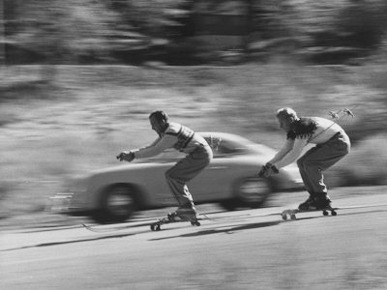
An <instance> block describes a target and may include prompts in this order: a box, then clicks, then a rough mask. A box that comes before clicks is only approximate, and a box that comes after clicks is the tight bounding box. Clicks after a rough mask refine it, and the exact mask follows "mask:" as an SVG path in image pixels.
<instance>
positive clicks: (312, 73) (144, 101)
mask: <svg viewBox="0 0 387 290" xmlns="http://www.w3.org/2000/svg"><path fill="white" fill-rule="evenodd" d="M42 71H43V73H47V70H42V69H41V68H39V67H10V68H7V71H6V72H5V78H4V81H3V83H2V84H1V87H0V90H1V91H2V106H1V108H0V110H1V114H0V116H1V117H0V124H1V125H2V127H0V130H1V134H0V136H1V137H0V138H2V141H1V146H2V148H1V149H2V150H1V151H0V155H1V157H0V160H1V162H2V165H3V166H1V168H0V171H1V172H0V173H1V176H2V177H3V178H2V181H1V184H0V192H1V195H0V198H2V202H1V205H0V210H1V211H2V215H9V214H10V213H21V212H25V211H33V210H41V209H42V208H43V206H44V204H45V203H46V201H47V196H49V195H50V194H52V193H53V192H55V191H56V190H59V189H60V181H61V180H63V179H64V178H65V177H66V176H69V175H73V174H78V173H82V172H84V171H87V170H89V169H97V168H100V167H104V166H109V165H115V164H117V161H116V160H115V158H114V157H115V155H116V153H118V152H119V151H120V150H121V149H123V148H133V147H137V146H141V145H144V144H147V143H148V142H150V141H151V140H153V139H154V138H155V135H154V133H153V132H152V131H151V130H150V128H149V124H148V120H147V116H148V114H149V112H151V111H152V110H155V109H163V110H166V111H167V112H168V113H169V114H170V116H171V118H173V119H175V120H177V121H180V122H183V123H185V124H187V125H189V126H190V127H192V128H194V129H195V130H198V131H200V130H214V131H226V132H233V133H237V134H240V135H243V136H245V137H248V138H250V139H252V140H254V141H256V142H261V143H265V144H267V145H270V146H273V147H275V148H279V147H280V146H281V142H282V138H283V135H282V133H281V132H280V131H279V130H278V128H277V124H276V121H275V119H274V117H273V114H274V112H275V110H276V109H277V108H279V107H283V106H292V107H293V108H295V109H296V110H297V111H299V112H300V113H301V114H303V115H317V116H328V111H330V110H338V109H341V108H343V107H348V108H350V109H353V110H354V112H355V114H356V118H355V119H353V120H350V119H349V118H344V119H343V120H342V121H341V123H342V125H343V126H344V127H345V128H346V129H347V130H348V131H349V133H350V134H351V137H352V138H353V140H354V141H356V142H357V143H356V144H355V148H356V145H357V147H358V148H360V149H354V150H353V153H352V154H351V156H354V158H353V160H356V163H355V164H354V163H353V162H352V164H351V162H350V160H349V161H348V162H347V163H346V162H345V161H344V162H343V165H342V166H341V167H337V168H339V169H342V170H343V172H344V173H345V174H346V175H347V176H350V175H351V174H352V171H353V168H354V167H355V166H356V167H359V168H360V169H361V170H363V171H364V172H363V173H362V174H363V175H364V174H365V175H367V174H369V175H370V176H371V177H372V178H373V177H374V175H375V174H374V172H373V171H371V173H370V172H369V168H370V167H371V166H368V164H372V162H381V163H382V162H384V161H383V160H386V158H387V157H386V155H387V153H386V149H385V147H384V146H383V145H381V144H384V143H385V140H386V136H385V135H384V136H383V135H380V134H382V133H383V132H384V131H385V127H386V125H387V120H386V118H385V116H386V111H387V100H386V98H385V92H386V91H387V85H386V84H385V79H386V75H387V69H386V68H385V67H384V66H382V65H374V66H372V65H368V66H366V67H344V66H335V67H317V66H301V65H297V64H293V63H286V64H284V63H282V62H281V63H271V64H264V65H263V64H250V65H244V66H236V67H217V68H210V67H208V68H205V67H195V68H190V67H184V68H163V69H161V68H159V69H157V68H138V67H125V66H115V67H102V66H96V67H95V66H94V67H71V66H67V67H66V66H63V67H57V68H55V69H53V70H49V74H48V75H49V79H50V81H49V82H42V81H41V78H42ZM45 79H47V74H46V75H45ZM366 136H368V137H371V139H370V140H371V141H365V142H366V143H365V145H364V143H362V142H358V140H360V139H361V138H362V139H363V138H365V137H366ZM367 142H368V143H367ZM375 149H378V150H382V152H383V153H382V154H383V155H382V156H383V158H384V159H383V158H380V155H378V154H377V153H375V152H376V151H375ZM357 151H359V152H360V153H361V154H358V153H357ZM370 154H371V155H372V154H373V157H372V158H374V160H370V159H369V156H370ZM351 158H352V157H351ZM364 162H366V163H364ZM348 167H350V169H351V170H352V171H351V170H347V168H348ZM382 167H383V166H382ZM382 167H379V168H382ZM386 175H387V173H386ZM372 178H371V179H372ZM335 182H336V183H338V184H340V181H339V180H336V181H335Z"/></svg>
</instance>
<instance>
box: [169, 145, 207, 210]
mask: <svg viewBox="0 0 387 290" xmlns="http://www.w3.org/2000/svg"><path fill="white" fill-rule="evenodd" d="M212 156H213V153H212V149H211V147H210V146H200V147H198V148H197V149H195V150H194V151H193V152H191V153H190V154H189V155H187V156H186V157H185V158H183V159H181V160H180V161H179V162H177V163H176V164H175V165H174V166H173V167H171V168H170V169H168V170H167V171H166V172H165V177H166V179H167V182H168V185H169V187H170V189H171V191H172V193H173V195H174V196H175V198H176V200H177V201H178V203H179V206H191V205H193V204H194V202H193V198H192V195H191V193H190V192H189V190H188V186H187V182H188V181H190V180H191V179H193V178H194V177H195V176H196V175H198V174H199V173H200V172H201V171H202V170H203V169H204V168H205V167H206V166H207V165H208V164H209V163H210V161H211V159H212Z"/></svg>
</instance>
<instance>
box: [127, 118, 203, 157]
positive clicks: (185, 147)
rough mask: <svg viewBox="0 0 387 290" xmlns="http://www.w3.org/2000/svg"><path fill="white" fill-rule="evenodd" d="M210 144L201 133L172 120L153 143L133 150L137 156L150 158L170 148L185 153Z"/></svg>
mask: <svg viewBox="0 0 387 290" xmlns="http://www.w3.org/2000/svg"><path fill="white" fill-rule="evenodd" d="M205 145H208V144H207V142H206V140H204V138H203V137H202V136H200V135H199V134H195V132H194V131H193V130H191V129H190V128H188V127H186V126H183V125H181V124H178V123H173V122H170V123H169V125H168V127H167V129H166V130H165V132H163V133H162V134H161V135H160V136H159V138H157V139H156V140H155V141H154V142H153V143H152V144H151V145H149V146H146V147H143V148H139V149H135V150H132V152H133V153H134V156H135V158H148V157H152V156H155V155H157V154H160V153H161V152H163V151H164V150H166V149H168V148H175V149H176V150H178V151H180V152H183V153H187V154H189V153H191V152H192V151H194V150H195V149H196V148H197V147H198V146H205Z"/></svg>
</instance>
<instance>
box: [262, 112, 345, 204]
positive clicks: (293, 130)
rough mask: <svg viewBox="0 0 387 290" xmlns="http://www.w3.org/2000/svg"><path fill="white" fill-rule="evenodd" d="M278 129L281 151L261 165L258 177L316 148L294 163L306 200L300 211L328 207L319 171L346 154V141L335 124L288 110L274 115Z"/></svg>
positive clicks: (326, 193)
mask: <svg viewBox="0 0 387 290" xmlns="http://www.w3.org/2000/svg"><path fill="white" fill-rule="evenodd" d="M276 117H277V120H278V123H279V125H280V128H281V129H283V130H284V131H285V132H286V133H287V137H286V143H285V144H284V146H283V148H282V149H281V150H280V151H279V152H278V153H277V154H276V155H275V156H274V157H273V158H272V159H271V160H270V161H269V162H267V163H266V165H264V166H263V167H262V169H261V171H260V173H259V175H260V176H265V177H269V176H270V175H271V174H275V173H278V170H279V169H280V168H282V167H285V166H286V165H289V164H290V163H292V162H294V161H296V160H297V158H298V157H299V156H300V155H301V153H302V150H303V149H304V148H305V146H306V145H308V144H309V143H312V144H316V146H314V147H313V148H312V149H310V150H309V151H307V152H306V153H305V154H304V155H303V156H302V157H301V158H299V159H298V160H297V165H298V168H299V170H300V173H301V177H302V180H303V182H304V184H305V188H306V190H307V191H308V192H309V198H308V199H307V200H306V201H305V202H303V203H301V204H300V205H299V209H300V210H312V209H323V208H326V207H327V206H330V204H331V200H330V198H329V196H328V191H327V187H326V185H325V184H324V176H323V171H324V170H326V169H328V168H329V167H331V166H332V165H334V164H335V163H336V162H338V161H339V160H340V159H342V158H343V157H344V156H345V155H347V154H348V153H349V151H350V147H351V143H350V140H349V137H348V136H347V134H346V133H345V132H344V130H343V128H341V127H340V126H339V125H338V124H336V123H335V122H333V121H331V120H328V119H325V118H320V117H301V118H299V117H298V116H297V113H296V112H295V111H294V110H293V109H291V108H282V109H279V110H278V111H277V114H276Z"/></svg>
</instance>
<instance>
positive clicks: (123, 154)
mask: <svg viewBox="0 0 387 290" xmlns="http://www.w3.org/2000/svg"><path fill="white" fill-rule="evenodd" d="M116 158H117V159H118V160H120V161H124V160H125V161H128V162H131V161H133V159H134V153H133V152H131V151H129V152H128V151H123V152H121V153H120V154H118V155H117V156H116Z"/></svg>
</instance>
